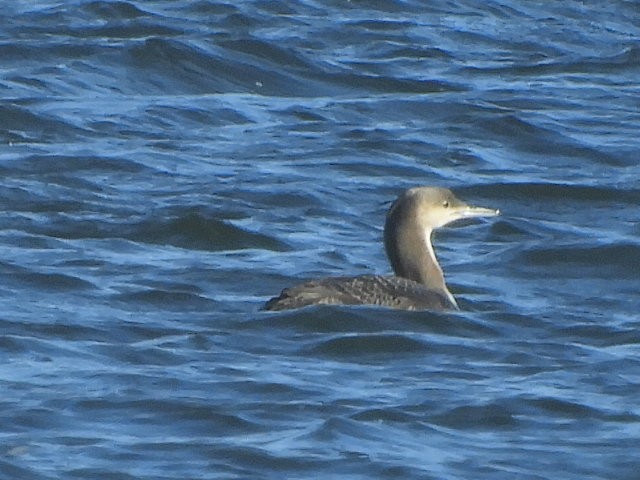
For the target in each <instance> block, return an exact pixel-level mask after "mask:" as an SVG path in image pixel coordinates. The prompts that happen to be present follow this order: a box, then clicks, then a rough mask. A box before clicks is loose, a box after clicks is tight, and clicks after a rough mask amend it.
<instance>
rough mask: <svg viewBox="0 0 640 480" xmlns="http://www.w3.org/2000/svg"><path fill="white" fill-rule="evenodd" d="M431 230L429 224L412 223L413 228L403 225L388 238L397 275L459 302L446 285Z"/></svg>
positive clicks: (390, 255)
mask: <svg viewBox="0 0 640 480" xmlns="http://www.w3.org/2000/svg"><path fill="white" fill-rule="evenodd" d="M385 233H386V232H385ZM397 233H399V232H397ZM432 233H433V230H432V229H430V228H429V229H424V228H419V227H417V226H416V225H413V226H412V227H411V228H404V229H403V231H402V233H401V234H400V235H399V236H398V237H397V238H395V239H394V240H392V239H391V238H385V243H386V244H387V254H388V256H389V260H390V261H391V265H392V267H393V270H394V272H395V274H396V275H397V276H399V277H404V278H408V279H410V280H413V281H415V282H418V283H421V284H423V285H424V286H425V287H427V288H429V289H431V290H436V291H438V292H441V293H442V294H444V295H445V296H447V298H448V299H449V300H450V301H451V303H452V304H453V305H455V306H457V304H456V301H455V299H454V297H453V295H452V294H451V292H449V289H448V288H447V284H446V283H445V281H444V275H443V273H442V268H440V265H439V264H438V260H437V258H436V254H435V251H434V250H433V245H432V243H431V235H432Z"/></svg>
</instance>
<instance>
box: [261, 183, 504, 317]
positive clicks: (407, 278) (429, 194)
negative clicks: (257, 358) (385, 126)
mask: <svg viewBox="0 0 640 480" xmlns="http://www.w3.org/2000/svg"><path fill="white" fill-rule="evenodd" d="M498 214H499V211H498V210H491V209H488V208H479V207H471V206H469V205H467V204H465V203H464V202H462V201H460V200H458V199H457V198H456V197H455V196H454V195H453V193H452V192H451V191H450V190H448V189H446V188H438V187H416V188H411V189H409V190H406V191H405V192H404V193H402V194H401V195H400V196H399V197H398V198H397V199H396V201H395V202H394V203H393V205H391V208H390V209H389V212H388V213H387V219H386V221H385V225H384V246H385V250H386V252H387V256H388V257H389V261H390V262H391V266H392V268H393V271H394V273H395V276H381V275H362V276H358V277H330V278H325V279H322V280H312V281H309V282H306V283H303V284H301V285H298V286H295V287H291V288H286V289H284V290H283V291H282V293H281V294H280V296H278V297H274V298H272V299H271V300H269V301H268V302H267V303H266V304H265V306H264V309H265V310H286V309H290V308H299V307H305V306H308V305H321V304H340V305H381V306H386V307H392V308H399V309H403V310H456V309H458V305H457V303H456V301H455V299H454V298H453V295H451V292H449V289H448V288H447V285H446V283H445V281H444V276H443V273H442V269H441V268H440V265H439V264H438V261H437V259H436V256H435V252H434V251H433V246H432V244H431V234H432V233H433V231H434V230H435V229H437V228H440V227H442V226H444V225H447V224H449V223H451V222H454V221H456V220H459V219H462V218H473V217H488V216H494V215H498Z"/></svg>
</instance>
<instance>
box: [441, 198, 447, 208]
mask: <svg viewBox="0 0 640 480" xmlns="http://www.w3.org/2000/svg"><path fill="white" fill-rule="evenodd" d="M442 206H443V207H444V208H449V202H448V201H447V200H445V201H444V202H442Z"/></svg>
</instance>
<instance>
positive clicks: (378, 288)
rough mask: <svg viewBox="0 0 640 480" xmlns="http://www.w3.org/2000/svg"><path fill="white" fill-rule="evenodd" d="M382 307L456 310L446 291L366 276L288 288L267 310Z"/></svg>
mask: <svg viewBox="0 0 640 480" xmlns="http://www.w3.org/2000/svg"><path fill="white" fill-rule="evenodd" d="M328 304H331V305H380V306H385V307H391V308H397V309H402V310H456V309H457V306H456V305H455V304H453V303H452V302H451V300H449V298H448V296H447V295H446V293H445V292H439V291H437V290H431V289H428V288H427V287H425V286H424V285H422V284H420V283H418V282H414V281H413V280H409V279H406V278H402V277H396V276H381V275H362V276H358V277H330V278H324V279H322V280H312V281H309V282H306V283H303V284H301V285H297V286H295V287H291V288H286V289H284V290H283V291H282V293H281V294H280V296H278V297H274V298H272V299H271V300H269V301H268V302H267V303H266V304H265V306H264V309H265V310H287V309H290V308H300V307H306V306H309V305H328Z"/></svg>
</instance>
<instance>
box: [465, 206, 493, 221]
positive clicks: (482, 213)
mask: <svg viewBox="0 0 640 480" xmlns="http://www.w3.org/2000/svg"><path fill="white" fill-rule="evenodd" d="M456 213H457V214H458V215H459V217H458V218H475V217H495V216H496V215H500V210H494V209H493V208H483V207H472V206H469V205H465V206H464V207H461V208H460V209H459V210H458V211H457V212H456Z"/></svg>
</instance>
